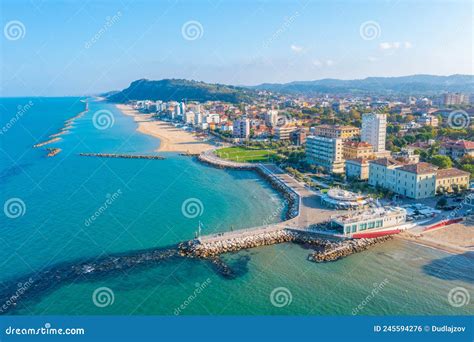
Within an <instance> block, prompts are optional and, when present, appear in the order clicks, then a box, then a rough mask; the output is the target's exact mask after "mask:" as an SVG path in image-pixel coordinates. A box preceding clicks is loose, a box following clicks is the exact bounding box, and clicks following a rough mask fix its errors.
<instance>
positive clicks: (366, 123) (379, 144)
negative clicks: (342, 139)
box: [361, 113, 387, 153]
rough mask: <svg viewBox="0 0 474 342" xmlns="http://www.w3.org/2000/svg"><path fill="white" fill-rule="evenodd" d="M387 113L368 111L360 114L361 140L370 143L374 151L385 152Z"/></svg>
mask: <svg viewBox="0 0 474 342" xmlns="http://www.w3.org/2000/svg"><path fill="white" fill-rule="evenodd" d="M386 139H387V115H386V114H375V113H368V114H364V115H362V130H361V140H362V141H365V142H367V143H369V144H371V145H372V146H373V148H374V152H376V153H378V152H385V140H386Z"/></svg>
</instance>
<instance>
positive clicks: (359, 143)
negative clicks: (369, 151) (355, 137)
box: [344, 141, 372, 148]
mask: <svg viewBox="0 0 474 342" xmlns="http://www.w3.org/2000/svg"><path fill="white" fill-rule="evenodd" d="M344 146H347V147H354V148H359V147H363V148H371V147H372V144H369V143H368V142H365V141H345V142H344Z"/></svg>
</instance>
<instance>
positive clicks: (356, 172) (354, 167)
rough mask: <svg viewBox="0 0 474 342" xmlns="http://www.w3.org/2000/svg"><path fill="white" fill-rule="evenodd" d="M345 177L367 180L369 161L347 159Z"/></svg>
mask: <svg viewBox="0 0 474 342" xmlns="http://www.w3.org/2000/svg"><path fill="white" fill-rule="evenodd" d="M346 176H347V178H352V179H358V180H367V179H369V160H368V159H365V158H356V159H347V160H346Z"/></svg>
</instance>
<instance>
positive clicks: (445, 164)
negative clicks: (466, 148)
mask: <svg viewBox="0 0 474 342" xmlns="http://www.w3.org/2000/svg"><path fill="white" fill-rule="evenodd" d="M430 161H431V163H432V164H434V165H436V166H438V167H439V168H440V169H448V168H450V167H452V166H453V162H452V161H451V158H449V157H448V156H441V155H437V156H433V157H431V160H430Z"/></svg>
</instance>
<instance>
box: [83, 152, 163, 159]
mask: <svg viewBox="0 0 474 342" xmlns="http://www.w3.org/2000/svg"><path fill="white" fill-rule="evenodd" d="M79 155H80V156H83V157H98V158H124V159H165V158H164V157H162V156H153V155H139V154H115V153H79Z"/></svg>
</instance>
